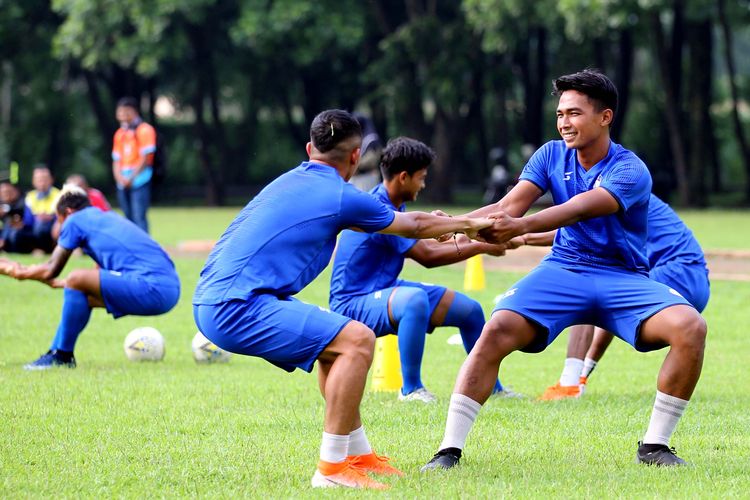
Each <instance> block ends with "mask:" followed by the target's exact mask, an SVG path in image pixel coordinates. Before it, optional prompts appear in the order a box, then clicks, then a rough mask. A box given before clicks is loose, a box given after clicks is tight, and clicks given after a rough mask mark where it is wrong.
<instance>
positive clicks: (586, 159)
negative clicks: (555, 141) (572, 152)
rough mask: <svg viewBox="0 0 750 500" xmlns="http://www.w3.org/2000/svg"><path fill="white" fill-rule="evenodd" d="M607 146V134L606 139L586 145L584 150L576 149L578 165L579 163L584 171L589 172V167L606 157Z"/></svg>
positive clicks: (608, 142) (608, 141)
mask: <svg viewBox="0 0 750 500" xmlns="http://www.w3.org/2000/svg"><path fill="white" fill-rule="evenodd" d="M609 144H610V140H609V134H608V135H607V136H606V137H604V138H602V139H600V140H598V141H596V142H595V143H593V144H590V145H588V146H587V147H586V148H583V149H577V150H576V155H577V158H578V163H580V164H581V166H582V167H583V168H584V169H585V170H590V169H591V167H593V166H594V165H596V164H597V163H599V162H600V161H602V160H603V159H604V158H606V157H607V154H608V153H609Z"/></svg>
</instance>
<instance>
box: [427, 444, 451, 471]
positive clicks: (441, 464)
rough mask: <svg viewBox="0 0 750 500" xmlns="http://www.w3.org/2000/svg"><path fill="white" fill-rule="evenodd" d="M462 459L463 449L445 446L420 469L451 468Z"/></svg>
mask: <svg viewBox="0 0 750 500" xmlns="http://www.w3.org/2000/svg"><path fill="white" fill-rule="evenodd" d="M460 459H461V450H459V449H458V448H445V449H444V450H440V451H438V452H437V453H435V456H433V457H432V459H431V460H430V461H429V462H427V463H426V464H425V465H424V466H423V467H422V468H421V469H419V470H420V472H427V471H429V470H435V469H443V470H447V469H451V468H453V467H455V466H457V465H458V461H459V460H460Z"/></svg>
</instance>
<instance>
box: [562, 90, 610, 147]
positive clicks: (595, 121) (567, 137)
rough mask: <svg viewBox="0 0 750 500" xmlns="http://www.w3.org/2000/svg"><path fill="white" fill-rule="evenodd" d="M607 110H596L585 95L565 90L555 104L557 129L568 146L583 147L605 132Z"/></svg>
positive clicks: (607, 120)
mask: <svg viewBox="0 0 750 500" xmlns="http://www.w3.org/2000/svg"><path fill="white" fill-rule="evenodd" d="M608 113H611V112H610V111H609V110H606V109H605V110H602V111H597V110H596V107H595V106H594V104H593V103H592V102H591V101H590V99H589V98H588V96H587V95H585V94H582V93H580V92H578V91H577V90H566V91H565V92H563V93H562V95H560V102H559V103H558V105H557V131H558V132H559V133H560V136H561V137H562V139H563V141H565V145H566V146H567V147H568V148H571V149H572V148H575V149H584V148H585V147H586V146H588V145H590V144H592V143H594V142H596V141H597V140H599V139H600V138H601V137H602V135H603V134H605V133H606V131H607V130H608V127H609V122H610V121H611V117H608V116H609V115H607V114H608Z"/></svg>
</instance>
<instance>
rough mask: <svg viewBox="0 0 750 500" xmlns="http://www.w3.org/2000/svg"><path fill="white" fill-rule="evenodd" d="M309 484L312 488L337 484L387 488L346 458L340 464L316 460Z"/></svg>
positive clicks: (375, 488)
mask: <svg viewBox="0 0 750 500" xmlns="http://www.w3.org/2000/svg"><path fill="white" fill-rule="evenodd" d="M310 484H312V487H313V488H336V487H339V486H343V487H345V488H369V489H374V490H385V489H388V488H389V486H388V485H387V484H383V483H379V482H377V481H375V480H374V479H372V478H370V476H368V475H367V473H366V472H365V471H363V470H362V469H360V468H357V467H353V466H352V464H351V463H350V462H349V461H348V460H345V461H343V462H341V463H340V464H333V463H330V462H324V461H323V460H321V461H320V462H318V468H317V469H316V470H315V475H314V476H313V477H312V480H311V481H310Z"/></svg>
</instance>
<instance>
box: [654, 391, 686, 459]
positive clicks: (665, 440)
mask: <svg viewBox="0 0 750 500" xmlns="http://www.w3.org/2000/svg"><path fill="white" fill-rule="evenodd" d="M687 404H688V402H687V401H685V400H684V399H680V398H676V397H674V396H670V395H669V394H664V393H663V392H659V391H656V400H655V401H654V410H653V411H652V412H651V422H649V424H648V430H647V431H646V435H645V436H643V444H663V445H664V446H669V438H671V437H672V433H673V432H674V429H675V427H677V422H679V421H680V417H681V416H682V414H683V413H684V412H685V407H686V406H687Z"/></svg>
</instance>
